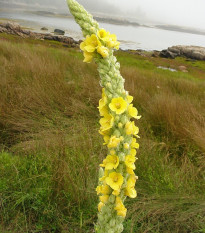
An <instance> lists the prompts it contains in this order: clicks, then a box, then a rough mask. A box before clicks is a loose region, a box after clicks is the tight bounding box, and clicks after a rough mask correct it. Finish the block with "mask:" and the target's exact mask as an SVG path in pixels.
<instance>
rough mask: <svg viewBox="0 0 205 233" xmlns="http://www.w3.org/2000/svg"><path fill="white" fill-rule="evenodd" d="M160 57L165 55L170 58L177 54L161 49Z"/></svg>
mask: <svg viewBox="0 0 205 233" xmlns="http://www.w3.org/2000/svg"><path fill="white" fill-rule="evenodd" d="M159 55H160V57H165V58H171V59H174V58H175V57H176V56H177V55H176V54H175V53H173V52H171V51H169V50H166V49H165V50H162V51H161V52H160V54H159Z"/></svg>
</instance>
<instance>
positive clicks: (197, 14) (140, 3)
mask: <svg viewBox="0 0 205 233" xmlns="http://www.w3.org/2000/svg"><path fill="white" fill-rule="evenodd" d="M106 1H108V0H106ZM108 2H112V4H113V5H115V6H119V8H120V9H123V11H124V12H126V11H127V12H132V11H133V12H134V9H138V11H139V10H140V11H141V13H142V15H144V17H145V18H146V19H147V20H150V21H159V22H164V23H169V24H178V25H182V26H183V25H185V26H190V27H196V28H204V29H205V0H110V1H108ZM136 17H137V16H136Z"/></svg>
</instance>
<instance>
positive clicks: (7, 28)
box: [0, 22, 80, 48]
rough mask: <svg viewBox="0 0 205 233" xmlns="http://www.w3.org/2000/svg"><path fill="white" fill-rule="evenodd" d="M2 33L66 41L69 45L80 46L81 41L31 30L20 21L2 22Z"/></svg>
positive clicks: (0, 25) (0, 27)
mask: <svg viewBox="0 0 205 233" xmlns="http://www.w3.org/2000/svg"><path fill="white" fill-rule="evenodd" d="M0 33H8V34H12V35H18V36H20V37H22V38H32V39H36V40H53V41H58V42H61V43H64V44H66V45H68V46H69V47H73V48H75V47H77V48H78V47H79V44H80V41H76V40H74V39H73V38H72V37H67V36H59V35H52V34H51V33H38V32H32V31H30V30H26V29H22V28H21V26H20V25H19V24H18V23H13V22H8V23H0Z"/></svg>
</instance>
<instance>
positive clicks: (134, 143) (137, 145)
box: [131, 138, 139, 149]
mask: <svg viewBox="0 0 205 233" xmlns="http://www.w3.org/2000/svg"><path fill="white" fill-rule="evenodd" d="M136 141H137V140H136V138H132V142H131V147H132V148H136V149H139V144H138V143H137V142H136Z"/></svg>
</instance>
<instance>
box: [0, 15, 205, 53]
mask: <svg viewBox="0 0 205 233" xmlns="http://www.w3.org/2000/svg"><path fill="white" fill-rule="evenodd" d="M1 19H4V20H5V19H8V20H15V21H17V22H18V23H20V25H22V26H23V27H27V28H29V29H31V30H33V31H36V32H40V31H41V28H42V27H47V28H48V32H51V33H52V32H53V31H54V29H56V28H58V29H62V30H65V35H66V36H70V37H73V38H74V39H76V40H79V39H83V36H82V33H81V30H80V27H79V26H78V25H77V24H76V22H75V21H74V19H73V18H71V17H65V16H61V15H59V16H57V15H53V16H52V15H46V14H45V15H42V14H37V13H35V12H27V11H22V12H18V11H16V12H15V11H11V12H9V11H8V12H6V11H0V21H1ZM99 23H100V27H101V28H105V29H106V30H108V31H110V32H111V33H114V34H116V35H117V37H118V40H119V41H120V42H121V46H120V47H121V49H123V50H127V49H131V50H137V49H142V50H147V51H151V50H158V51H161V50H163V49H167V48H168V47H170V46H174V45H195V46H203V47H205V35H198V34H193V33H185V32H179V31H169V30H164V29H159V28H155V27H146V26H131V25H130V26H129V25H118V24H111V23H104V22H102V23H101V22H99Z"/></svg>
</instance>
